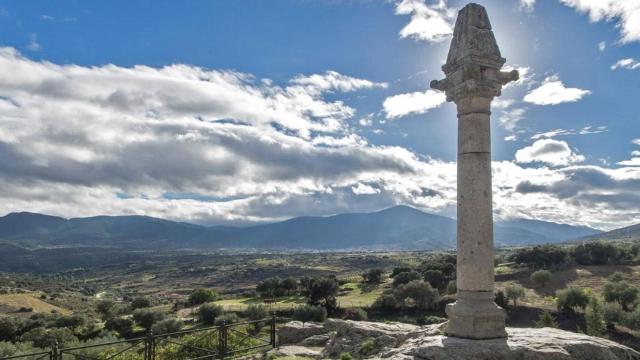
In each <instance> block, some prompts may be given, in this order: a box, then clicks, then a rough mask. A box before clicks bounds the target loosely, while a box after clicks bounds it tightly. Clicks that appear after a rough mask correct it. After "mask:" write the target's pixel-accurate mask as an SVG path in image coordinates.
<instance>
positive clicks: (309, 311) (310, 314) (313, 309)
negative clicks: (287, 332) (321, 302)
mask: <svg viewBox="0 0 640 360" xmlns="http://www.w3.org/2000/svg"><path fill="white" fill-rule="evenodd" d="M293 318H294V319H295V320H298V321H302V322H303V323H305V322H309V321H313V322H319V323H321V322H324V321H325V320H326V319H327V309H325V308H323V307H322V306H314V305H303V306H300V307H298V308H297V309H295V310H294V312H293Z"/></svg>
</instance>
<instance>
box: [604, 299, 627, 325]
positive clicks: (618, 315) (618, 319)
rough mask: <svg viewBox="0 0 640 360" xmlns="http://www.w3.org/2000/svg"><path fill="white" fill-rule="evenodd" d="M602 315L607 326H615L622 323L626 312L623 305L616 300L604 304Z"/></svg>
mask: <svg viewBox="0 0 640 360" xmlns="http://www.w3.org/2000/svg"><path fill="white" fill-rule="evenodd" d="M602 316H603V317H604V321H605V322H606V323H607V327H613V325H614V324H621V323H623V322H624V319H625V312H624V309H622V305H620V304H619V303H616V302H606V303H604V304H603V305H602Z"/></svg>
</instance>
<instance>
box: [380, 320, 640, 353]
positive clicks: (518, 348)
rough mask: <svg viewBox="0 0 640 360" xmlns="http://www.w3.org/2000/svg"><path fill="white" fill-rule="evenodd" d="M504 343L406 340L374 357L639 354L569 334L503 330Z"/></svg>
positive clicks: (437, 337)
mask: <svg viewBox="0 0 640 360" xmlns="http://www.w3.org/2000/svg"><path fill="white" fill-rule="evenodd" d="M507 333H508V335H509V337H508V338H507V339H493V340H470V339H460V338H454V337H447V336H444V335H433V334H430V335H426V334H425V335H424V336H418V337H414V338H411V339H408V340H407V341H406V342H405V343H403V344H402V345H401V346H400V347H398V348H395V349H390V350H388V351H386V352H384V353H382V354H380V355H378V357H384V358H388V359H409V358H411V359H429V360H467V359H474V360H512V359H519V360H578V359H588V360H640V353H639V352H637V351H635V350H632V349H630V348H628V347H626V346H623V345H620V344H618V343H616V342H613V341H610V340H606V339H602V338H598V337H593V336H588V335H584V334H577V333H573V332H569V331H564V330H558V329H552V328H542V329H531V328H507Z"/></svg>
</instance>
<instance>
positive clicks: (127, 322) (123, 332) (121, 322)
mask: <svg viewBox="0 0 640 360" xmlns="http://www.w3.org/2000/svg"><path fill="white" fill-rule="evenodd" d="M104 327H105V329H107V330H110V331H115V332H117V333H118V334H119V335H120V336H121V337H129V336H131V335H132V334H133V321H132V320H131V319H129V318H122V317H114V318H111V319H109V320H107V321H106V322H105V324H104Z"/></svg>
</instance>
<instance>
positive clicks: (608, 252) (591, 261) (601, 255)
mask: <svg viewBox="0 0 640 360" xmlns="http://www.w3.org/2000/svg"><path fill="white" fill-rule="evenodd" d="M571 255H572V256H573V258H574V259H575V260H576V262H577V263H578V264H581V265H605V264H609V263H611V262H612V261H613V260H615V259H616V258H617V257H618V255H619V253H618V248H617V247H616V246H615V245H613V244H609V243H603V242H591V243H585V244H580V245H578V246H576V247H575V248H573V250H572V251H571Z"/></svg>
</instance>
